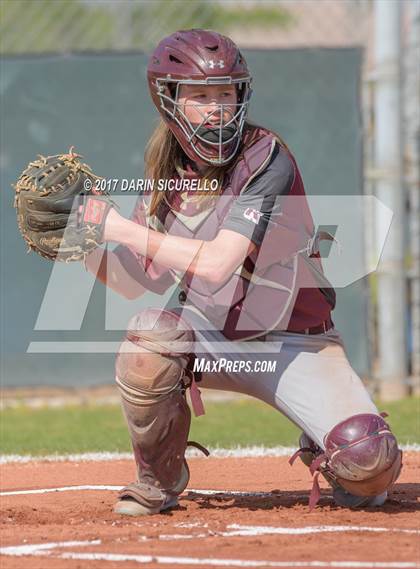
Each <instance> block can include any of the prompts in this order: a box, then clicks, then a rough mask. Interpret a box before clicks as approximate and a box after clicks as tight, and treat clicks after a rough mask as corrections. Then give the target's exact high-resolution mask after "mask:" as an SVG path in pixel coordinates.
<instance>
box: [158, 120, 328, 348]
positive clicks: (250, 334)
mask: <svg viewBox="0 0 420 569" xmlns="http://www.w3.org/2000/svg"><path fill="white" fill-rule="evenodd" d="M276 144H280V145H281V150H282V151H285V152H287V154H288V156H289V158H290V160H291V161H292V162H293V167H294V173H295V175H294V181H293V184H292V187H291V190H290V192H289V195H287V196H282V197H281V201H280V202H279V205H277V206H275V207H274V208H273V211H272V212H271V215H270V219H269V222H268V226H267V229H266V232H265V236H264V240H263V242H262V244H261V245H260V246H259V247H257V248H256V250H255V251H254V252H253V253H252V254H251V255H249V256H248V257H247V258H246V259H245V261H244V263H243V265H242V266H240V267H239V268H238V269H237V270H236V271H235V273H234V274H232V276H231V277H230V278H229V279H228V280H227V281H226V282H225V283H223V284H222V285H221V286H219V287H218V288H216V287H215V286H214V285H213V286H212V285H210V284H209V283H207V282H206V281H205V280H204V279H202V278H199V277H197V276H195V275H178V274H177V273H176V272H175V271H172V270H171V273H172V274H173V275H174V277H175V279H176V280H177V282H178V283H179V285H180V287H181V288H182V289H183V290H184V292H185V294H186V297H187V303H188V304H189V305H190V307H191V308H192V309H194V307H195V308H196V309H198V311H199V312H200V313H202V314H203V315H205V316H206V317H207V318H208V319H209V320H210V321H211V322H212V323H213V324H214V325H215V326H216V327H217V328H218V329H219V330H220V331H222V332H223V334H224V335H225V336H226V337H227V338H228V339H231V340H248V339H252V338H257V337H259V336H262V335H264V334H266V333H267V332H268V331H271V330H286V329H287V327H288V323H289V320H290V316H291V313H292V310H293V307H294V304H295V301H296V296H297V293H298V291H299V289H300V288H302V287H309V288H311V287H317V288H320V289H321V290H322V291H323V292H324V291H325V292H324V294H326V295H328V296H327V298H328V300H329V302H330V304H331V306H332V308H333V307H334V303H335V295H334V291H333V289H332V288H331V284H330V283H329V281H328V280H327V279H326V278H325V276H324V274H323V271H322V266H321V261H320V258H319V254H318V243H319V240H320V239H329V240H331V239H333V237H332V236H331V235H330V234H328V233H326V232H320V233H319V234H317V235H315V234H314V225H313V221H312V217H311V214H310V211H309V207H308V203H307V200H306V196H305V191H304V186H303V182H302V178H301V176H300V173H299V170H298V167H297V165H296V162H295V160H294V158H293V156H292V155H291V153H290V152H289V150H288V149H286V148H285V147H284V146H283V145H282V144H281V143H280V142H279V140H278V139H277V138H276V136H275V135H274V134H273V133H271V132H270V131H268V130H266V129H264V128H260V127H249V128H248V129H247V130H246V132H245V135H244V140H243V145H242V151H241V153H240V154H239V155H238V157H237V158H236V160H235V161H234V164H233V165H232V166H231V168H230V169H229V171H228V173H227V176H225V180H224V183H223V188H222V192H221V193H220V194H219V195H213V196H210V197H209V198H204V201H203V199H202V198H203V196H202V195H200V196H199V195H197V192H190V193H183V194H182V195H180V193H179V192H176V193H175V192H171V196H170V197H168V196H167V194H165V200H163V201H162V202H161V206H160V207H159V209H158V212H157V215H154V216H152V217H150V218H149V227H150V228H152V229H155V230H157V231H160V232H163V233H166V234H168V235H176V236H179V237H184V238H188V239H199V240H205V241H209V240H212V239H214V238H215V237H216V235H217V234H218V232H219V230H220V228H221V226H222V223H223V221H224V219H225V218H226V216H227V215H228V213H229V210H230V208H231V207H232V205H233V203H234V201H235V199H237V198H238V197H239V196H241V195H243V194H245V193H246V191H247V188H248V186H249V185H250V184H251V182H252V181H253V180H254V179H255V178H256V176H258V175H259V174H261V173H262V172H263V171H264V169H265V168H266V167H267V165H268V164H269V162H270V159H271V157H272V155H273V152H274V149H275V146H276ZM208 193H209V194H211V193H212V192H210V191H209V192H208ZM203 203H204V207H203V206H202V204H203ZM198 204H200V205H198ZM248 209H250V211H248V210H247V209H245V211H244V217H245V218H247V219H250V216H251V217H252V216H253V215H254V214H257V216H258V214H259V212H256V210H254V209H251V208H248ZM247 216H248V217H247ZM257 219H258V218H257ZM251 222H252V221H250V223H251ZM221 254H223V252H222V251H221Z"/></svg>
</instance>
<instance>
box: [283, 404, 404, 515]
mask: <svg viewBox="0 0 420 569" xmlns="http://www.w3.org/2000/svg"><path fill="white" fill-rule="evenodd" d="M300 442H301V447H302V448H301V449H300V451H299V453H298V454H300V455H301V458H302V460H303V461H304V463H305V464H307V466H309V468H310V470H311V472H312V474H313V475H314V485H313V488H312V492H311V498H310V507H311V508H313V507H315V505H316V503H317V502H318V499H319V496H320V491H319V486H318V476H319V474H320V473H321V474H322V475H323V476H324V477H325V478H326V480H327V481H328V482H329V484H330V485H331V486H332V488H333V497H334V500H335V502H336V503H337V504H338V505H340V506H343V507H349V508H355V507H366V506H380V505H382V504H383V503H384V502H385V500H386V498H387V495H388V492H389V490H390V489H391V488H392V486H393V485H394V483H395V481H396V480H397V478H398V476H399V474H400V472H401V468H402V452H401V450H400V449H399V448H398V443H397V440H396V438H395V436H394V435H393V434H392V432H391V430H390V428H389V425H388V424H387V423H386V422H385V420H384V419H383V418H382V417H381V416H380V415H374V414H370V413H363V414H359V415H354V416H352V417H349V418H348V419H346V420H344V421H342V422H341V423H338V425H336V426H335V427H334V428H333V429H332V430H331V431H330V432H329V433H328V434H327V435H326V436H325V439H324V445H325V451H323V450H322V449H321V448H320V447H318V446H317V445H316V444H315V443H314V442H313V441H312V440H311V439H310V438H309V437H307V435H305V434H304V435H302V437H301V441H300ZM292 458H293V457H292Z"/></svg>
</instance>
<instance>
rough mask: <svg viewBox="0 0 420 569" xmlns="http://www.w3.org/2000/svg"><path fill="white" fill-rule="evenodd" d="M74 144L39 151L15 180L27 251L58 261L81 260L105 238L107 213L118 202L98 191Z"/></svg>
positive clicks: (92, 176) (94, 180) (17, 204)
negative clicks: (60, 150)
mask: <svg viewBox="0 0 420 569" xmlns="http://www.w3.org/2000/svg"><path fill="white" fill-rule="evenodd" d="M80 158H81V155H80V154H75V153H74V152H73V148H70V150H69V153H68V154H61V155H56V156H48V157H44V156H39V158H38V159H37V160H35V161H34V162H30V163H29V165H28V166H27V168H26V169H25V170H24V171H23V172H22V174H21V175H20V177H19V179H18V181H17V182H16V184H15V185H14V188H15V190H16V195H15V201H14V207H15V208H16V210H17V219H18V225H19V229H20V232H21V233H22V235H23V238H24V239H25V241H26V242H27V243H28V245H29V248H28V251H27V252H28V253H29V252H30V251H31V250H33V251H36V252H37V253H38V254H39V255H42V256H43V257H45V258H47V259H51V260H57V261H65V262H70V261H80V260H83V261H84V260H85V258H86V256H87V255H88V254H89V253H90V252H91V251H92V250H93V249H95V248H96V247H98V245H100V244H101V243H102V235H103V229H104V223H105V219H106V216H107V215H108V212H109V210H110V209H111V207H116V204H115V203H114V202H113V201H112V200H111V199H110V198H109V197H108V194H107V193H106V192H98V191H97V190H96V189H95V187H94V186H95V183H96V181H97V180H98V178H99V177H98V176H95V174H94V173H93V172H92V170H91V169H90V167H89V166H88V165H86V164H84V163H83V162H81V161H80Z"/></svg>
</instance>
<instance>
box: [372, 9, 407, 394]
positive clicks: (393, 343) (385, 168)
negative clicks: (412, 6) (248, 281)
mask: <svg viewBox="0 0 420 569" xmlns="http://www.w3.org/2000/svg"><path fill="white" fill-rule="evenodd" d="M374 16H375V44H374V45H375V50H374V58H375V69H374V78H375V97H374V110H375V127H374V128H375V136H374V146H375V148H374V160H375V170H376V172H377V174H378V180H377V183H376V195H377V197H378V198H379V199H380V200H381V201H382V202H383V203H384V204H385V205H387V206H388V207H389V208H390V209H391V210H392V211H393V213H394V217H393V220H392V225H391V229H390V231H389V234H388V238H387V240H386V243H385V247H384V250H383V253H382V257H381V261H380V264H379V267H378V273H377V278H378V348H379V380H380V382H379V395H380V398H381V399H382V400H390V399H398V398H400V397H403V396H404V395H406V393H407V385H406V381H407V346H406V322H407V314H406V312H407V302H406V276H405V273H404V229H405V225H406V221H405V197H404V190H403V187H404V186H403V183H402V133H401V81H400V79H401V72H400V71H401V64H400V62H401V37H400V36H401V3H400V0H375V1H374ZM376 224H377V227H380V224H381V219H380V218H377V219H376Z"/></svg>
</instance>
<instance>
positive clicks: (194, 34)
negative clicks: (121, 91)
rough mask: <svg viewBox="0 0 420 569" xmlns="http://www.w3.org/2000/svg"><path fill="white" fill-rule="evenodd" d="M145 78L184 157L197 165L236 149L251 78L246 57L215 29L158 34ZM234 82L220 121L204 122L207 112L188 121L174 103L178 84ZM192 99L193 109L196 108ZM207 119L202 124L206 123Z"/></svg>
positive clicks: (217, 161) (221, 159)
mask: <svg viewBox="0 0 420 569" xmlns="http://www.w3.org/2000/svg"><path fill="white" fill-rule="evenodd" d="M147 79H148V84H149V89H150V93H151V96H152V99H153V102H154V104H155V105H156V107H157V109H158V111H159V112H160V114H161V115H162V117H163V119H164V120H165V122H166V123H167V125H168V126H169V128H170V129H171V131H172V132H173V134H174V135H175V137H176V138H177V140H178V142H179V144H180V145H181V147H182V149H183V150H184V152H185V153H186V154H187V156H188V157H189V158H190V159H191V160H194V161H195V162H197V163H198V164H201V165H204V164H211V165H215V166H221V165H223V164H227V163H228V162H229V161H230V160H231V159H232V158H233V157H234V156H235V154H236V151H237V150H238V147H239V144H240V141H241V135H242V130H243V126H244V122H245V118H246V114H247V111H248V104H249V100H250V97H251V93H252V89H251V81H252V79H251V76H250V74H249V71H248V67H247V64H246V61H245V59H244V57H243V55H242V54H241V52H240V51H239V49H238V47H237V46H236V45H235V44H234V43H233V41H232V40H231V39H229V38H227V37H225V36H222V35H221V34H218V33H217V32H212V31H209V30H201V29H192V30H181V31H179V32H175V33H173V34H171V35H170V36H168V37H166V38H164V39H163V40H162V41H161V42H160V43H159V45H158V46H157V48H156V49H155V50H154V52H153V53H152V55H151V56H150V60H149V64H148V67H147ZM182 84H183V85H197V84H198V85H232V84H233V85H235V86H236V90H237V96H238V100H237V103H236V105H229V108H232V106H233V107H234V109H235V110H234V112H233V113H232V112H230V113H229V118H228V120H225V119H224V114H225V113H224V111H225V110H226V105H222V104H218V105H216V108H215V110H214V111H213V112H212V113H211V114H212V115H213V114H216V113H217V114H220V117H221V119H220V121H221V122H220V124H219V125H217V126H213V127H210V126H208V123H207V120H208V118H209V116H205V115H204V113H201V115H202V120H201V122H200V123H198V124H192V123H191V122H190V120H189V119H188V118H187V117H186V116H185V113H184V112H183V110H182V105H180V104H179V102H178V96H179V88H180V85H182ZM199 106H200V105H199V104H198V103H197V108H198V109H199ZM206 123H207V124H206Z"/></svg>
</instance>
